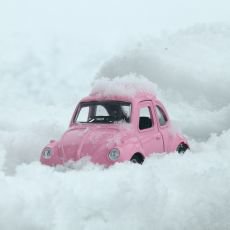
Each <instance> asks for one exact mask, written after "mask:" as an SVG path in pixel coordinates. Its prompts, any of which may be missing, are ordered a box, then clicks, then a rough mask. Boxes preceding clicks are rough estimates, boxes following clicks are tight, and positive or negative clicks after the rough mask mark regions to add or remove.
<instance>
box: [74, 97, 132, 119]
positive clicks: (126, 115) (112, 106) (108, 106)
mask: <svg viewBox="0 0 230 230" xmlns="http://www.w3.org/2000/svg"><path fill="white" fill-rule="evenodd" d="M130 116H131V103H128V102H121V101H103V102H83V103H81V104H80V106H79V109H78V112H77V114H76V117H75V122H76V123H114V122H127V123H129V122H130Z"/></svg>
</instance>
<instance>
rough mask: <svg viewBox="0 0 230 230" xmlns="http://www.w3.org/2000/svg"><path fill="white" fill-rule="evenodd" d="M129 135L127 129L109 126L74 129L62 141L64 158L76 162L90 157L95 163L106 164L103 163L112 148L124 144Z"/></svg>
mask: <svg viewBox="0 0 230 230" xmlns="http://www.w3.org/2000/svg"><path fill="white" fill-rule="evenodd" d="M128 133H129V129H127V127H125V128H124V127H108V126H107V125H91V126H84V125H82V126H77V127H72V128H70V129H69V130H67V131H66V132H65V134H64V135H63V136H62V138H61V140H60V145H61V148H62V154H63V158H64V160H65V161H68V160H74V161H76V160H79V159H80V158H82V157H84V156H89V157H90V158H91V160H92V161H93V162H96V163H106V162H101V161H105V160H106V159H105V158H107V154H108V153H109V152H110V151H111V149H112V148H114V147H116V146H119V145H121V144H122V143H123V141H124V138H125V136H126V135H127V134H128ZM107 160H108V159H107Z"/></svg>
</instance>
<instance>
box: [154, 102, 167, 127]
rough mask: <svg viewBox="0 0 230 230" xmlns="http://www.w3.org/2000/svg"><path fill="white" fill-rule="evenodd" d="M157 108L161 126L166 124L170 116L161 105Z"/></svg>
mask: <svg viewBox="0 0 230 230" xmlns="http://www.w3.org/2000/svg"><path fill="white" fill-rule="evenodd" d="M156 110H157V117H158V119H159V123H160V126H164V125H166V123H167V121H168V118H167V116H166V114H165V112H164V110H163V109H162V108H161V107H160V106H159V105H157V106H156Z"/></svg>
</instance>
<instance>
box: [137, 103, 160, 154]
mask: <svg viewBox="0 0 230 230" xmlns="http://www.w3.org/2000/svg"><path fill="white" fill-rule="evenodd" d="M138 116H139V118H138V120H139V124H138V132H139V139H140V142H141V145H142V148H143V150H144V154H145V155H149V154H151V153H154V152H155V153H161V152H164V145H163V137H162V135H161V133H160V132H159V129H158V125H157V120H156V116H155V113H154V110H153V106H152V102H151V101H142V102H140V103H139V114H138Z"/></svg>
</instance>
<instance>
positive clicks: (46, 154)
mask: <svg viewBox="0 0 230 230" xmlns="http://www.w3.org/2000/svg"><path fill="white" fill-rule="evenodd" d="M42 156H43V157H44V158H45V159H50V158H51V156H52V149H51V148H45V149H44V150H43V152H42Z"/></svg>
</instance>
